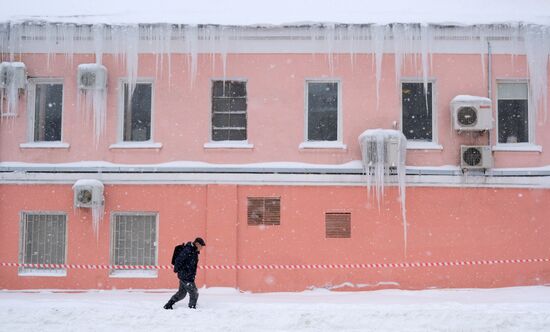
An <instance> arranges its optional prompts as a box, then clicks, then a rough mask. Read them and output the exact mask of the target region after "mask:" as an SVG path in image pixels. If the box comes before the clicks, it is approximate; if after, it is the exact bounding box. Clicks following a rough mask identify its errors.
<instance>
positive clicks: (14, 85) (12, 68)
mask: <svg viewBox="0 0 550 332" xmlns="http://www.w3.org/2000/svg"><path fill="white" fill-rule="evenodd" d="M26 84H27V69H26V67H25V64H24V63H23V62H2V63H0V88H3V89H10V88H11V89H25V85H26Z"/></svg>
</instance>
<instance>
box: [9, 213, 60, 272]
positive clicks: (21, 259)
mask: <svg viewBox="0 0 550 332" xmlns="http://www.w3.org/2000/svg"><path fill="white" fill-rule="evenodd" d="M26 214H40V215H64V216H65V257H63V264H67V249H68V245H69V243H68V242H69V241H68V240H69V239H68V234H69V216H68V215H67V213H66V212H64V211H27V210H25V211H21V212H20V213H19V263H24V262H23V246H24V241H23V237H24V236H25V235H24V234H23V232H24V227H23V224H24V222H25V220H24V217H25V215H26ZM17 275H19V276H22V277H66V276H67V269H66V268H64V269H56V271H51V270H49V269H48V270H43V269H37V268H26V267H23V268H19V269H18V272H17Z"/></svg>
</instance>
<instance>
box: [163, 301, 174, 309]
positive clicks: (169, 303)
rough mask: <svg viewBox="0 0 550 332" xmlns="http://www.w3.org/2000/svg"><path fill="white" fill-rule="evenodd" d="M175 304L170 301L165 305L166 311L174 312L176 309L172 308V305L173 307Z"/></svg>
mask: <svg viewBox="0 0 550 332" xmlns="http://www.w3.org/2000/svg"><path fill="white" fill-rule="evenodd" d="M174 303H175V302H174V301H172V300H170V301H168V302H167V303H166V304H165V305H164V309H167V310H172V309H174V308H173V307H172V305H173V304H174Z"/></svg>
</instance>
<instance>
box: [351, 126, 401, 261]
mask: <svg viewBox="0 0 550 332" xmlns="http://www.w3.org/2000/svg"><path fill="white" fill-rule="evenodd" d="M359 145H360V147H361V154H362V160H363V171H364V172H365V176H366V180H367V191H368V192H369V193H370V192H371V190H372V189H373V185H374V190H375V193H376V199H377V203H378V209H379V210H380V200H381V198H383V196H384V185H385V183H386V179H385V176H386V175H389V174H390V173H391V171H392V169H395V171H396V172H397V181H398V186H399V198H400V200H401V202H400V203H401V215H402V220H403V241H404V254H405V256H406V255H407V214H406V204H405V198H406V197H405V176H406V168H405V159H406V149H407V139H406V138H405V135H403V133H402V132H400V131H398V130H392V129H369V130H366V131H364V132H363V133H362V134H361V135H359Z"/></svg>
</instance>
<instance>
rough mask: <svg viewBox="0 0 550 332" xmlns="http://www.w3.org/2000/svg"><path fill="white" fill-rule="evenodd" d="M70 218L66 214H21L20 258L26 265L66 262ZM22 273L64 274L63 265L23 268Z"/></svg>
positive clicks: (20, 270)
mask: <svg viewBox="0 0 550 332" xmlns="http://www.w3.org/2000/svg"><path fill="white" fill-rule="evenodd" d="M66 242H67V217H66V215H65V214H63V213H34V212H25V213H22V215H21V242H20V253H19V261H20V262H21V263H23V264H65V256H66V254H65V250H66ZM19 272H20V273H21V274H33V275H34V274H40V275H52V276H56V275H61V276H64V275H65V273H66V272H65V268H61V267H52V266H50V267H34V266H33V267H22V268H20V269H19Z"/></svg>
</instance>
